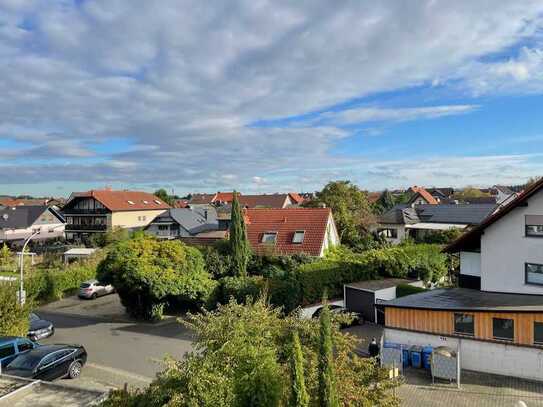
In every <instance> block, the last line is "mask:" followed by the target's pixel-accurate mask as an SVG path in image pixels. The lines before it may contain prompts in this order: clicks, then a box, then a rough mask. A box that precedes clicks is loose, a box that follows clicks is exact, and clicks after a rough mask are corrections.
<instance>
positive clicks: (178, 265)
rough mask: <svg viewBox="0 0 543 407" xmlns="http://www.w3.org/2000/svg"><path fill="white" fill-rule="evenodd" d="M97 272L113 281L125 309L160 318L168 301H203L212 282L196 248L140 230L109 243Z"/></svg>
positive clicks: (137, 314) (105, 278) (190, 302)
mask: <svg viewBox="0 0 543 407" xmlns="http://www.w3.org/2000/svg"><path fill="white" fill-rule="evenodd" d="M98 276H99V278H100V280H102V281H104V282H106V283H110V284H113V286H114V287H115V289H116V290H117V292H118V294H119V297H120V298H121V302H122V304H123V305H124V306H125V308H126V310H127V312H128V313H129V314H130V315H132V316H133V317H135V318H141V319H160V318H161V317H162V312H163V310H164V307H165V306H167V305H168V304H169V303H171V302H174V303H177V304H179V303H186V304H188V305H189V306H190V305H196V304H199V303H204V302H205V301H207V300H208V297H209V295H210V294H211V293H212V292H213V289H214V287H215V285H216V282H215V281H214V280H212V279H211V276H210V275H209V273H208V272H207V271H206V270H205V266H204V259H203V257H202V254H201V253H200V251H199V250H198V249H196V248H194V247H189V246H186V245H184V244H183V243H181V242H180V241H178V240H168V241H159V240H157V239H155V238H153V237H151V236H146V235H144V234H137V235H134V237H133V238H132V239H130V240H125V241H120V242H118V243H116V244H115V245H113V246H112V248H111V249H110V251H109V253H108V255H107V257H106V258H105V259H104V260H103V261H102V262H101V263H100V265H99V267H98Z"/></svg>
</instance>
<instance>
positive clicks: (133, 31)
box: [0, 0, 543, 196]
mask: <svg viewBox="0 0 543 407" xmlns="http://www.w3.org/2000/svg"><path fill="white" fill-rule="evenodd" d="M0 95H1V96H0V174H1V175H0V194H15V195H17V194H32V195H44V196H68V195H69V194H70V192H72V191H80V190H86V189H90V188H102V187H104V186H111V187H113V188H122V189H139V190H154V189H156V188H159V187H165V188H167V189H168V190H173V191H174V192H175V193H176V194H179V195H183V194H185V193H188V192H212V191H218V190H222V191H225V190H232V189H236V190H239V191H242V192H245V193H264V192H276V191H304V192H306V191H314V190H318V189H320V188H322V186H323V185H325V184H326V183H327V182H328V181H330V180H339V179H342V180H343V179H348V180H351V181H352V182H354V183H356V184H358V185H359V186H360V187H361V188H363V189H367V190H382V189H384V188H399V187H408V186H410V185H425V186H438V187H439V186H442V187H444V186H453V187H462V186H468V185H470V186H487V185H493V184H506V185H511V184H516V183H522V182H524V181H526V180H527V179H528V178H529V177H531V176H535V175H543V1H541V0H533V1H530V0H526V1H523V0H515V1H495V0H486V1H483V0H465V1H462V0H457V1H454V2H452V1H450V0H443V1H440V0H426V1H423V0H420V1H417V0H415V1H400V0H396V1H395V0H390V1H382V2H376V1H369V0H368V1H363V0H353V1H349V0H343V1H329V0H311V1H303V0H300V1H295V2H293V1H281V0H274V1H261V0H243V1H241V0H230V1H227V2H223V1H206V2H203V1H200V0H194V1H191V0H78V1H76V0H0Z"/></svg>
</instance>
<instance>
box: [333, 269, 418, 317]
mask: <svg viewBox="0 0 543 407" xmlns="http://www.w3.org/2000/svg"><path fill="white" fill-rule="evenodd" d="M401 284H407V285H412V286H415V287H422V286H423V282H422V281H421V280H412V279H405V278H385V279H382V280H368V281H360V282H356V283H349V284H345V285H344V286H343V300H344V304H345V308H346V309H347V310H349V311H351V312H358V313H359V314H360V315H362V317H363V318H364V321H368V322H373V323H378V324H384V322H385V321H384V312H383V310H382V308H381V307H380V306H379V303H381V302H383V301H389V300H393V299H395V298H396V287H397V286H398V285H401Z"/></svg>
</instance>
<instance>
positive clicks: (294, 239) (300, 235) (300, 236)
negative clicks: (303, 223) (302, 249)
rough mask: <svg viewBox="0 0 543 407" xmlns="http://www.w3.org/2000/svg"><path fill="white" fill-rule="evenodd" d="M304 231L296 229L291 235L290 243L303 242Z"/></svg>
mask: <svg viewBox="0 0 543 407" xmlns="http://www.w3.org/2000/svg"><path fill="white" fill-rule="evenodd" d="M304 235H305V231H303V230H297V231H296V232H294V236H292V243H303V242H304Z"/></svg>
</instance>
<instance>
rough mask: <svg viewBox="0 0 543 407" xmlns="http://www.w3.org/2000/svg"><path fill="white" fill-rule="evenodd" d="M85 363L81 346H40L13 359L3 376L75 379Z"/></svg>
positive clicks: (85, 353) (85, 355)
mask: <svg viewBox="0 0 543 407" xmlns="http://www.w3.org/2000/svg"><path fill="white" fill-rule="evenodd" d="M86 362H87V351H86V350H85V348H84V347H83V346H81V345H41V346H38V347H37V348H34V349H31V350H29V351H28V352H25V353H23V354H21V355H19V356H17V357H16V358H15V359H13V360H12V361H11V362H10V363H9V364H8V365H7V366H6V367H5V368H4V370H3V373H4V374H7V375H12V376H19V377H26V378H28V379H39V380H49V381H50V380H55V379H58V378H59V377H68V378H70V379H75V378H77V377H79V375H80V374H81V369H82V367H83V365H84V364H85V363H86Z"/></svg>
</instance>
